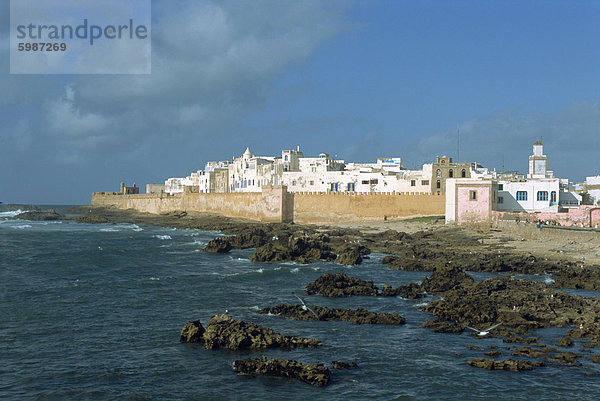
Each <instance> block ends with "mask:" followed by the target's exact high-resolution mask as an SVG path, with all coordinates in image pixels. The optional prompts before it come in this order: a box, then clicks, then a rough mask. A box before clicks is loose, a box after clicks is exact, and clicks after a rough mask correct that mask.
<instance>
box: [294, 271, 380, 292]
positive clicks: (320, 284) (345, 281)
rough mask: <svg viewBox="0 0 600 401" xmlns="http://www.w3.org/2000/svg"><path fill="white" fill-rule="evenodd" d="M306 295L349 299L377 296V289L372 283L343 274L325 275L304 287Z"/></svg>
mask: <svg viewBox="0 0 600 401" xmlns="http://www.w3.org/2000/svg"><path fill="white" fill-rule="evenodd" d="M304 293H305V294H307V295H312V294H321V295H323V296H325V297H349V296H354V295H367V296H376V295H378V291H377V287H376V286H375V285H374V284H373V281H364V280H361V279H359V278H356V277H351V276H348V275H346V274H345V273H337V274H329V273H325V274H323V275H322V276H321V277H319V278H318V279H317V280H315V282H314V283H311V284H309V285H307V286H306V290H305V291H304Z"/></svg>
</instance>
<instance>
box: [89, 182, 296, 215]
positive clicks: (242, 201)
mask: <svg viewBox="0 0 600 401" xmlns="http://www.w3.org/2000/svg"><path fill="white" fill-rule="evenodd" d="M289 197H290V194H289V193H287V192H286V190H285V187H284V188H282V187H281V186H274V187H264V188H263V192H245V193H208V194H201V193H196V192H190V191H186V192H184V193H180V194H174V195H167V194H165V193H159V194H156V193H155V194H139V195H122V194H119V193H115V192H94V193H93V194H92V201H91V205H92V206H105V207H116V208H118V209H124V210H125V209H133V210H137V211H139V212H147V213H153V214H160V213H166V212H173V211H182V210H183V211H186V212H202V213H215V214H220V215H222V216H226V217H236V218H243V219H249V220H258V221H265V222H282V221H283V222H291V221H292V220H291V217H292V216H291V215H290V213H289V210H287V209H286V205H289Z"/></svg>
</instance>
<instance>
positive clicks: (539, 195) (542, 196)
mask: <svg viewBox="0 0 600 401" xmlns="http://www.w3.org/2000/svg"><path fill="white" fill-rule="evenodd" d="M537 200H539V201H547V200H548V191H538V193H537Z"/></svg>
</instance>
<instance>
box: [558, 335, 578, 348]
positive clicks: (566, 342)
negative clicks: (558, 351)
mask: <svg viewBox="0 0 600 401" xmlns="http://www.w3.org/2000/svg"><path fill="white" fill-rule="evenodd" d="M573 344H574V343H573V339H572V338H571V337H568V336H566V337H563V338H561V339H560V340H558V341H556V345H558V346H559V347H571V346H573Z"/></svg>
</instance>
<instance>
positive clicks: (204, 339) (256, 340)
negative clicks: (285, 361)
mask: <svg viewBox="0 0 600 401" xmlns="http://www.w3.org/2000/svg"><path fill="white" fill-rule="evenodd" d="M203 330H204V329H203V327H202V325H201V324H200V322H199V321H193V322H188V323H186V325H185V326H184V327H183V329H182V330H181V334H180V341H181V342H200V343H203V344H204V348H207V349H219V348H226V349H231V350H238V349H266V348H276V347H279V348H298V347H302V348H315V347H318V346H320V345H321V342H320V341H319V340H317V339H308V338H302V337H294V336H282V335H281V334H279V333H276V332H275V331H273V330H272V329H270V328H268V327H261V326H258V325H256V324H254V323H246V322H244V321H242V320H234V319H233V318H232V317H231V316H229V315H227V314H221V315H215V316H213V317H212V318H211V319H210V320H209V322H208V325H207V326H206V329H205V330H204V331H203Z"/></svg>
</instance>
